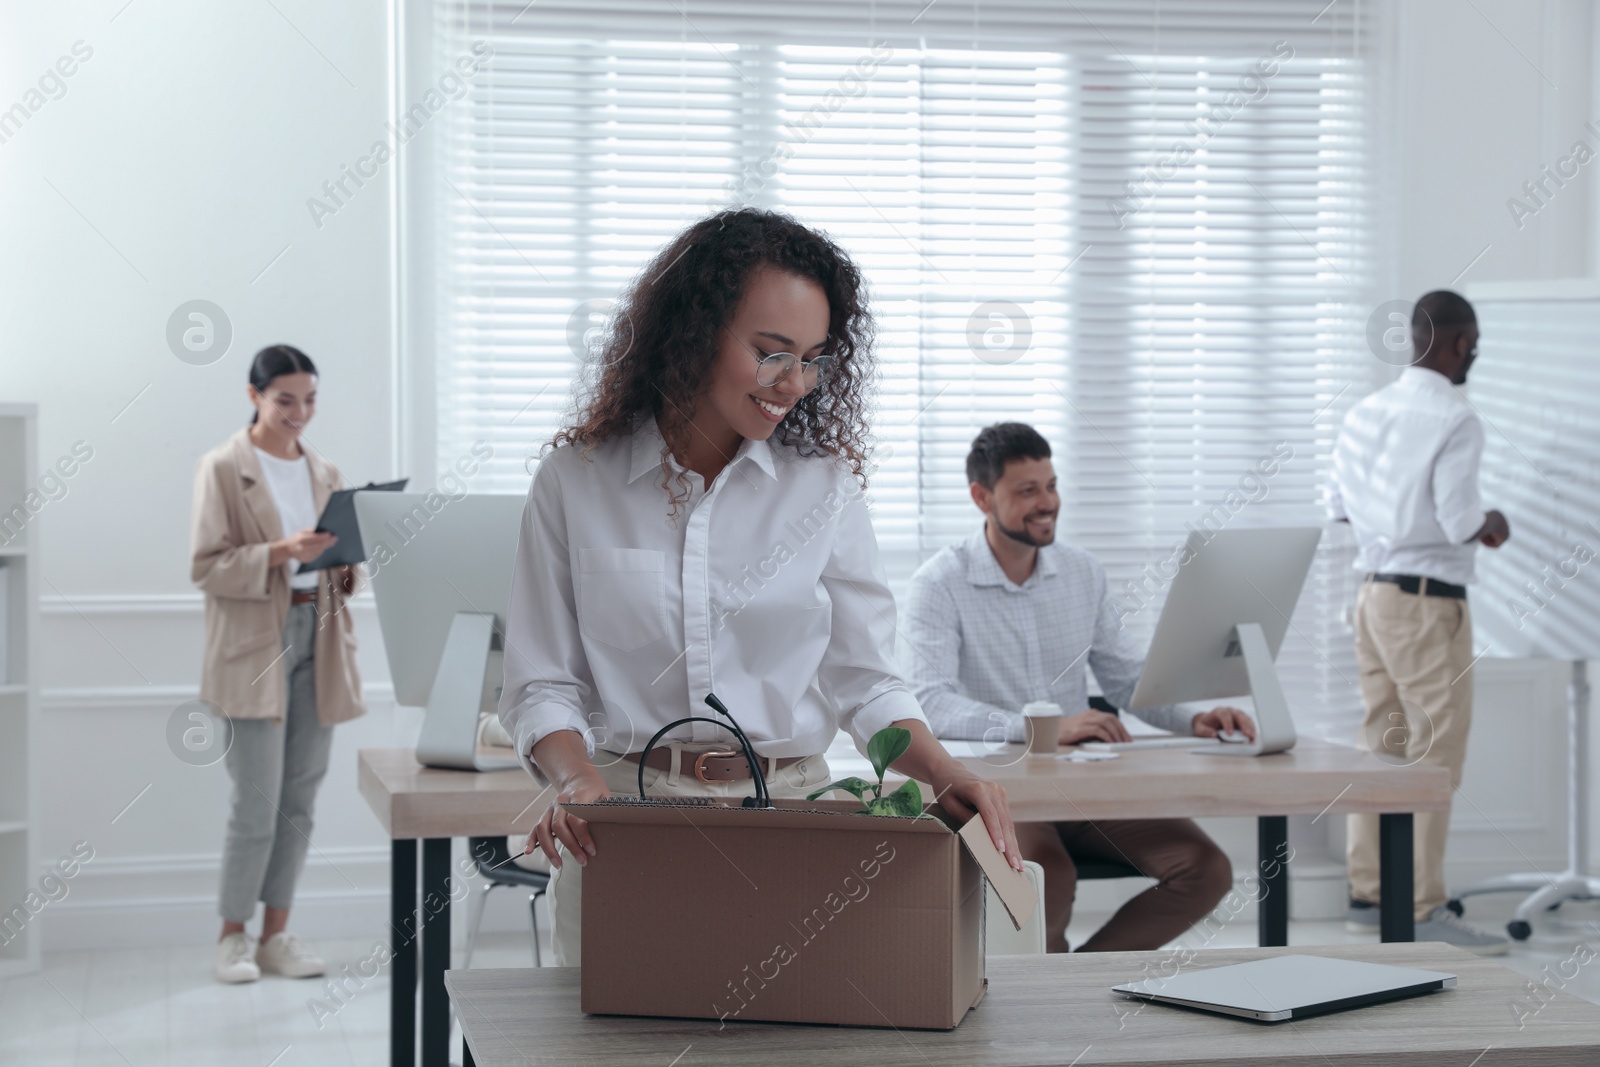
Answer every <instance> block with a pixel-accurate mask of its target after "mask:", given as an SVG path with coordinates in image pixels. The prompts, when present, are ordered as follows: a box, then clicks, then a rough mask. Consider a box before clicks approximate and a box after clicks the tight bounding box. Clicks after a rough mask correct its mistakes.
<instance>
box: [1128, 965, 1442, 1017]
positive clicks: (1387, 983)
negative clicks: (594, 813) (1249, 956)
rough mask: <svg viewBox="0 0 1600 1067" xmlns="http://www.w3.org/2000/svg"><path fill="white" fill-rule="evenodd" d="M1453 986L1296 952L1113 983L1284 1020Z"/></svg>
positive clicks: (1410, 972)
mask: <svg viewBox="0 0 1600 1067" xmlns="http://www.w3.org/2000/svg"><path fill="white" fill-rule="evenodd" d="M1455 984H1456V976H1455V975H1453V974H1446V973H1445V972H1443V971H1423V970H1418V969H1416V968H1414V967H1390V966H1388V965H1386V964H1381V963H1360V962H1358V961H1356V960H1341V959H1333V958H1331V957H1328V956H1300V955H1294V956H1272V957H1269V958H1267V959H1264V960H1251V961H1250V962H1249V963H1236V964H1233V965H1231V966H1227V967H1212V968H1208V969H1206V970H1196V971H1188V972H1186V973H1182V974H1176V975H1173V976H1172V977H1170V978H1149V979H1146V980H1144V981H1142V982H1129V983H1127V984H1126V985H1119V986H1112V987H1111V988H1112V989H1113V990H1114V991H1115V992H1118V993H1121V994H1123V995H1124V996H1127V997H1132V998H1134V999H1137V1000H1150V1001H1155V1002H1157V1003H1161V1004H1174V1005H1177V1006H1179V1007H1184V1008H1198V1009H1199V1010H1201V1011H1211V1012H1217V1013H1219V1014H1222V1015H1238V1016H1240V1017H1242V1018H1246V1019H1258V1020H1261V1021H1262V1022H1281V1021H1283V1020H1285V1019H1303V1018H1305V1017H1307V1016H1310V1015H1322V1014H1325V1013H1327V1012H1331V1011H1343V1010H1345V1009H1347V1008H1360V1007H1364V1006H1366V1005H1368V1004H1381V1003H1383V1002H1384V1001H1387V1000H1399V999H1400V998H1402V997H1414V996H1420V995H1421V994H1423V993H1432V992H1435V991H1437V990H1441V989H1454V988H1455Z"/></svg>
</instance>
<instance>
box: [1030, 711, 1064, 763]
mask: <svg viewBox="0 0 1600 1067" xmlns="http://www.w3.org/2000/svg"><path fill="white" fill-rule="evenodd" d="M1022 722H1023V724H1024V725H1025V726H1026V727H1027V730H1028V732H1027V737H1028V751H1029V752H1032V753H1034V754H1036V755H1041V756H1053V755H1055V753H1056V747H1057V743H1058V742H1059V740H1060V738H1061V705H1060V704H1055V703H1052V702H1050V701H1048V700H1035V701H1033V702H1032V703H1030V704H1025V705H1023V708H1022Z"/></svg>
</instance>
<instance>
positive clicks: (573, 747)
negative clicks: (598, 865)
mask: <svg viewBox="0 0 1600 1067" xmlns="http://www.w3.org/2000/svg"><path fill="white" fill-rule="evenodd" d="M531 755H532V757H533V761H534V762H535V763H536V764H538V765H539V769H540V770H541V771H543V772H544V774H545V777H547V778H549V779H550V781H551V782H553V783H555V786H556V800H555V803H554V804H551V805H550V807H549V809H548V810H547V811H546V812H545V813H544V815H543V816H541V817H540V819H539V821H538V823H537V824H535V825H534V828H533V832H532V833H530V834H529V835H528V842H527V844H526V845H524V846H523V849H522V851H523V854H524V855H526V854H527V853H529V852H532V851H533V848H534V846H535V845H538V846H539V848H541V849H543V850H544V854H545V856H546V857H547V858H548V859H549V860H550V866H551V867H559V866H561V856H560V855H559V854H558V852H557V849H556V843H557V842H560V843H561V844H563V845H565V846H567V851H568V852H569V853H571V854H572V856H573V857H574V858H575V859H576V860H577V861H578V866H580V867H582V866H584V865H585V864H586V863H588V862H589V857H590V856H592V855H594V838H592V837H590V836H589V824H588V823H587V822H585V821H584V820H583V819H580V818H578V817H577V816H575V815H568V814H567V813H566V811H565V810H564V809H563V808H562V805H563V804H590V803H593V802H594V801H596V800H603V799H605V798H606V797H608V796H610V795H611V790H609V789H607V788H606V783H605V779H604V778H602V777H600V772H599V771H598V770H596V769H595V765H594V763H593V762H591V761H590V759H589V753H588V751H587V750H586V748H585V747H584V741H583V737H582V735H581V734H579V733H578V732H577V731H576V730H557V731H556V732H555V733H553V734H550V735H549V736H547V737H545V738H544V739H543V740H541V741H540V742H539V743H538V744H536V745H534V746H533V751H532V753H531Z"/></svg>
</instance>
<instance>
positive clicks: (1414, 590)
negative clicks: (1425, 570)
mask: <svg viewBox="0 0 1600 1067" xmlns="http://www.w3.org/2000/svg"><path fill="white" fill-rule="evenodd" d="M1367 581H1369V582H1390V583H1392V584H1394V585H1398V586H1399V587H1400V591H1401V592H1402V593H1410V594H1411V595H1412V596H1416V595H1417V594H1418V593H1419V592H1420V593H1421V594H1422V595H1423V596H1446V597H1449V598H1451V599H1452V600H1465V599H1467V587H1466V586H1464V585H1451V584H1450V583H1449V582H1441V581H1440V580H1439V579H1437V578H1424V577H1423V576H1421V575H1418V574H1369V575H1367ZM1424 582H1426V583H1427V584H1426V585H1424V584H1423V583H1424Z"/></svg>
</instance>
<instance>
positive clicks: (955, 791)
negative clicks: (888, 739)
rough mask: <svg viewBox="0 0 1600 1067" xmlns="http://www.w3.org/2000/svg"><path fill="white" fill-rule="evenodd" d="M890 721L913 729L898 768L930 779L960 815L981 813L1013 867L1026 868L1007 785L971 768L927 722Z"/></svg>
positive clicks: (935, 793) (947, 806) (921, 779)
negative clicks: (1014, 823) (981, 776)
mask: <svg viewBox="0 0 1600 1067" xmlns="http://www.w3.org/2000/svg"><path fill="white" fill-rule="evenodd" d="M890 725H891V726H899V727H902V728H904V729H906V730H909V731H910V732H911V747H910V748H908V749H906V753H905V755H903V756H901V757H900V758H899V759H897V760H895V761H894V769H895V770H897V771H899V772H900V773H901V774H904V775H907V776H909V777H911V778H915V779H916V780H917V781H919V782H927V783H928V784H929V785H930V786H932V787H933V796H934V799H935V800H936V801H937V802H938V804H939V806H940V807H941V808H943V809H944V810H945V811H947V812H949V813H950V814H951V815H953V816H955V817H956V818H958V819H961V820H967V819H970V818H972V816H973V815H974V814H977V815H981V816H982V817H983V825H984V828H985V829H987V830H988V831H989V837H990V838H991V839H992V840H993V841H994V848H995V851H996V852H999V853H1000V854H1002V855H1003V856H1005V858H1006V862H1007V863H1009V864H1011V867H1012V869H1013V870H1016V871H1020V870H1022V849H1021V848H1020V847H1019V846H1018V845H1017V828H1016V827H1015V826H1013V825H1012V823H1011V805H1010V803H1009V802H1008V801H1007V800H1006V791H1005V788H1004V787H1003V786H1001V785H999V784H998V783H996V782H991V781H990V780H989V779H987V778H980V777H979V776H978V775H976V774H973V773H972V772H971V771H969V770H968V769H967V768H966V766H965V765H964V764H963V763H961V762H960V761H959V760H957V759H956V758H955V757H953V756H951V755H950V753H948V752H946V751H945V748H944V746H943V745H941V744H940V743H939V739H938V738H936V737H934V736H933V733H932V731H930V730H929V729H928V726H927V724H926V723H923V722H920V721H918V720H916V719H901V720H899V721H897V722H893V723H891V724H890Z"/></svg>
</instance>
